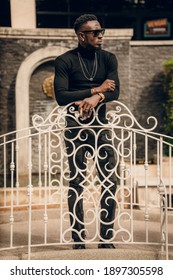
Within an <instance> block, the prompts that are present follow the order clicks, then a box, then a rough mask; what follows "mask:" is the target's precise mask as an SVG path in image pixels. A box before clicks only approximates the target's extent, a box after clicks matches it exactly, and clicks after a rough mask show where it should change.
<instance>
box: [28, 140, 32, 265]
mask: <svg viewBox="0 0 173 280" xmlns="http://www.w3.org/2000/svg"><path fill="white" fill-rule="evenodd" d="M28 146H29V147H28V151H29V154H28V156H29V159H28V173H29V174H28V177H29V178H28V179H29V184H28V200H29V201H28V204H29V205H28V206H29V207H28V209H29V219H28V259H29V260H30V258H31V234H32V232H31V228H32V225H31V223H32V192H33V186H32V139H31V137H29V139H28Z"/></svg>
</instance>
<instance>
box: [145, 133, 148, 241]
mask: <svg viewBox="0 0 173 280" xmlns="http://www.w3.org/2000/svg"><path fill="white" fill-rule="evenodd" d="M144 170H145V233H146V242H147V243H148V220H149V214H148V135H147V134H145V163H144Z"/></svg>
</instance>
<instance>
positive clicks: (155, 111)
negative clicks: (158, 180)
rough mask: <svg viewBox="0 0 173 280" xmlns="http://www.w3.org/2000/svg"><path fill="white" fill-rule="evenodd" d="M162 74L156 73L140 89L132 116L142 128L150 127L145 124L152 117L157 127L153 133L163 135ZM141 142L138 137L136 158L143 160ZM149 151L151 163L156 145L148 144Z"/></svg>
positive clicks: (163, 97) (163, 99)
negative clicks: (155, 120)
mask: <svg viewBox="0 0 173 280" xmlns="http://www.w3.org/2000/svg"><path fill="white" fill-rule="evenodd" d="M163 78H164V74H163V72H160V73H158V74H157V75H155V76H154V77H153V79H152V80H151V82H150V83H149V84H148V85H147V86H146V87H144V88H143V89H142V91H141V94H140V98H139V100H138V102H137V104H136V107H135V108H134V115H135V116H137V120H138V122H139V123H140V124H141V125H142V126H143V127H146V128H147V127H148V126H149V127H152V124H153V123H152V121H151V123H149V124H148V123H147V119H148V117H150V116H153V117H155V118H156V119H157V121H158V125H157V127H156V128H155V130H154V131H155V132H158V133H164V128H163V125H164V115H165V113H164V106H163V104H164V102H165V94H164V89H163ZM143 141H144V140H142V141H141V139H140V137H139V139H138V158H142V159H143V158H144V156H145V151H144V149H143V147H144V146H143ZM150 147H151V150H150V151H149V153H148V154H149V159H150V160H151V161H152V160H153V158H154V154H155V153H156V145H155V144H154V141H153V145H152V143H150Z"/></svg>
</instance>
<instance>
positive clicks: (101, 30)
mask: <svg viewBox="0 0 173 280" xmlns="http://www.w3.org/2000/svg"><path fill="white" fill-rule="evenodd" d="M81 33H92V34H93V36H94V37H98V36H99V34H100V33H101V34H102V35H104V33H105V29H104V28H102V29H96V30H84V31H81Z"/></svg>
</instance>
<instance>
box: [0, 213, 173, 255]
mask: <svg viewBox="0 0 173 280" xmlns="http://www.w3.org/2000/svg"><path fill="white" fill-rule="evenodd" d="M143 213H144V212H143V211H141V210H135V211H134V219H135V220H134V236H133V238H134V241H135V242H136V243H135V244H132V243H128V244H127V243H122V241H121V242H119V240H118V241H117V244H115V246H116V249H115V250H114V249H98V244H86V249H85V250H72V244H67V245H57V244H54V243H56V242H57V241H56V239H57V232H56V228H57V225H59V221H58V219H57V209H50V210H49V214H50V215H49V216H50V218H49V230H48V241H49V243H51V244H52V245H50V244H49V245H48V246H44V245H43V244H44V240H43V225H44V223H43V215H42V214H43V210H34V211H33V220H32V244H37V246H35V247H32V248H31V259H34V260H106V259H107V260H113V259H114V260H156V259H165V256H164V255H162V256H161V252H160V249H161V248H160V246H159V247H158V246H156V245H145V244H144V243H145V236H144V221H143ZM168 215H169V216H168V220H169V230H168V231H169V243H170V244H173V226H172V224H173V212H171V211H170V212H168ZM27 219H28V212H27V211H18V212H17V213H16V215H15V223H14V232H15V235H14V244H17V245H19V244H24V245H25V246H23V247H22V248H17V249H8V250H5V251H0V260H12V259H13V260H27V259H28V249H27V243H28V226H27ZM158 219H159V217H158V215H157V214H154V213H153V214H152V215H151V217H150V222H149V223H148V227H149V241H150V242H159V240H160V232H159V229H160V225H159V221H158ZM0 222H1V223H0V248H2V247H8V246H9V239H10V225H9V213H7V212H4V213H0ZM141 240H142V241H143V243H142V242H141ZM38 244H40V245H39V246H38ZM169 259H171V260H173V247H171V248H169Z"/></svg>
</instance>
